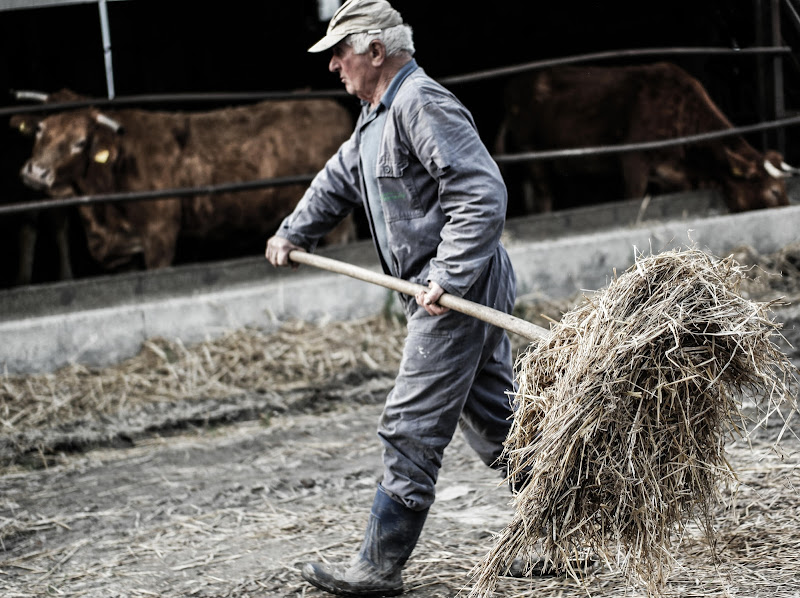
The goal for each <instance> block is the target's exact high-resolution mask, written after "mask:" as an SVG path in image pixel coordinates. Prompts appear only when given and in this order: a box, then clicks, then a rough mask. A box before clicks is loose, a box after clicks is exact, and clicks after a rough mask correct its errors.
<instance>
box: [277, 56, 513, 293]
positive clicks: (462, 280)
mask: <svg viewBox="0 0 800 598" xmlns="http://www.w3.org/2000/svg"><path fill="white" fill-rule="evenodd" d="M412 62H413V61H412ZM409 70H410V74H407V75H406V76H405V79H404V80H403V81H402V83H401V84H400V85H399V87H397V89H396V94H395V95H394V97H390V98H387V100H388V101H387V102H386V104H388V105H387V109H388V115H387V118H386V124H385V126H384V130H383V137H382V140H381V143H380V148H379V151H378V160H377V164H376V165H375V168H376V175H377V177H378V188H379V190H380V197H381V205H382V207H383V213H384V219H385V221H386V227H387V233H388V242H389V250H390V253H391V263H389V264H387V263H385V261H384V260H383V259H382V260H381V262H382V265H383V268H384V271H386V272H387V273H388V274H391V275H392V276H396V277H398V278H402V279H405V280H411V281H413V282H417V283H420V284H423V285H425V286H427V283H428V281H429V280H431V281H435V282H437V283H438V284H439V285H440V286H441V287H442V288H443V289H444V290H445V291H447V292H448V293H451V294H453V295H456V296H459V297H461V296H463V295H464V294H466V292H467V291H468V290H469V288H470V287H471V286H472V284H473V283H474V282H475V281H476V280H477V279H478V277H479V276H480V275H481V273H482V272H483V270H484V268H485V267H486V265H487V264H488V263H489V261H490V259H491V258H492V256H494V255H495V253H496V252H502V251H504V250H503V248H502V247H501V245H500V234H501V233H502V232H503V225H504V223H505V214H506V202H507V194H506V188H505V184H504V182H503V179H502V177H501V175H500V172H499V169H498V168H497V165H496V164H495V162H494V160H493V159H492V158H491V156H490V155H489V152H488V150H487V149H486V147H485V146H484V144H483V142H482V141H481V139H480V137H479V136H478V131H477V129H476V127H475V123H474V121H473V119H472V115H471V114H470V113H469V111H468V110H467V109H466V108H465V107H464V106H463V105H462V104H461V103H460V102H459V101H458V99H456V97H455V96H454V95H453V94H452V93H450V92H449V91H448V90H446V89H445V88H444V87H442V86H441V85H440V84H438V83H437V82H436V81H434V80H433V79H431V78H430V77H428V76H427V75H426V74H425V72H424V71H423V69H422V68H419V67H417V66H416V63H414V64H413V65H412V66H411V67H410V68H409ZM364 104H365V107H364V109H363V110H362V113H361V115H360V116H359V119H358V122H357V123H356V127H355V131H354V132H353V134H352V136H351V137H350V139H348V140H347V141H345V142H344V143H343V144H342V146H341V147H340V148H339V150H338V152H337V153H336V154H335V155H334V156H333V157H332V158H331V159H330V160H329V161H328V163H327V164H326V165H325V168H324V169H323V170H322V171H320V172H319V173H318V174H317V176H316V177H315V178H314V180H313V181H312V183H311V185H310V186H309V188H308V190H307V191H306V193H305V194H304V195H303V198H302V199H301V200H300V203H299V204H298V205H297V207H296V208H295V210H294V212H293V213H292V214H291V215H289V216H288V217H287V218H286V219H285V220H284V221H283V223H282V224H281V226H280V228H279V230H278V232H277V234H278V235H279V236H281V237H284V238H286V239H288V240H289V241H291V242H292V243H295V244H296V245H299V246H301V247H305V248H306V249H309V250H312V249H313V248H314V247H315V246H316V243H317V241H318V240H319V239H320V238H321V237H322V236H324V235H325V234H326V233H327V232H329V231H330V230H331V229H333V227H334V226H335V225H336V224H337V223H338V222H339V221H340V220H341V219H342V218H344V217H345V216H346V215H347V214H348V213H349V212H350V211H351V210H352V209H353V208H354V207H355V206H356V205H359V204H363V205H364V206H365V208H366V210H367V214H369V206H368V205H367V201H366V192H365V188H364V177H363V176H362V173H361V171H360V169H361V164H360V160H359V142H360V130H361V124H362V122H363V120H364V118H365V117H366V115H367V114H368V113H369V105H367V104H366V103H364ZM370 224H371V226H372V223H371V219H370ZM372 236H373V239H374V238H375V233H374V230H373V234H372ZM379 254H380V252H379Z"/></svg>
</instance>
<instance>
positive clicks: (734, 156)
mask: <svg viewBox="0 0 800 598" xmlns="http://www.w3.org/2000/svg"><path fill="white" fill-rule="evenodd" d="M725 157H726V158H727V160H728V167H729V168H730V171H731V174H732V175H733V176H735V177H736V178H739V179H749V178H752V177H753V176H754V175H755V174H756V167H755V165H754V164H753V161H752V160H748V159H747V158H745V157H744V156H742V155H741V154H739V153H736V152H735V151H733V150H732V149H730V148H729V147H726V148H725Z"/></svg>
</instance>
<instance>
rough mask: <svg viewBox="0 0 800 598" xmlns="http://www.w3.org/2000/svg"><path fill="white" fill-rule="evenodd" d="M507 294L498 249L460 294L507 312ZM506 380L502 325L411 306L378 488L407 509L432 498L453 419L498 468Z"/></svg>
mask: <svg viewBox="0 0 800 598" xmlns="http://www.w3.org/2000/svg"><path fill="white" fill-rule="evenodd" d="M515 295H516V279H515V277H514V272H513V269H512V267H511V263H510V261H509V259H508V256H507V254H506V252H505V250H504V249H502V248H499V249H498V252H497V253H496V254H495V256H494V257H493V258H492V260H491V262H490V264H489V266H488V267H487V268H486V270H485V271H484V272H483V274H482V275H481V277H479V279H478V281H477V282H476V283H475V285H473V287H472V288H471V289H470V291H469V293H467V295H466V296H465V298H466V299H469V300H471V301H475V302H477V303H482V304H483V305H489V306H491V307H494V308H495V309H499V310H502V311H506V312H509V313H510V311H511V309H512V308H513V306H514V300H515ZM513 384H514V379H513V365H512V362H511V343H510V342H509V340H508V337H507V336H506V334H505V332H504V331H503V330H501V329H499V328H496V327H494V326H491V325H489V324H486V323H484V322H481V321H480V320H477V319H475V318H473V317H470V316H466V315H463V314H461V313H458V312H455V311H453V310H450V311H448V312H447V313H445V314H443V315H441V316H430V315H428V313H427V312H426V311H425V310H424V309H422V308H421V307H420V308H418V309H416V310H415V311H413V313H412V315H411V316H410V317H409V318H408V336H407V337H406V341H405V347H404V351H403V359H402V361H401V364H400V370H399V374H398V377H397V380H396V382H395V386H394V388H393V389H392V391H391V392H390V393H389V396H388V398H387V399H386V405H385V407H384V410H383V415H382V416H381V420H380V424H379V427H378V436H379V437H380V438H381V441H382V442H383V448H384V450H383V463H384V474H383V481H382V486H383V487H384V489H385V490H386V491H387V492H388V493H389V494H390V495H391V496H393V497H394V498H395V499H396V500H399V501H400V502H402V503H403V504H405V505H406V506H407V507H409V508H411V509H414V510H422V509H426V508H428V507H429V506H430V505H431V504H433V501H434V497H435V485H436V480H437V478H438V474H439V469H440V467H441V465H442V457H443V454H444V449H445V448H446V447H447V445H448V444H449V443H450V441H451V440H452V438H453V434H454V433H455V430H456V426H460V427H461V430H462V433H463V434H464V437H465V439H466V441H467V443H468V444H469V445H470V446H471V447H472V448H473V449H474V450H475V451H476V452H477V453H478V455H479V456H480V458H481V459H482V460H483V462H484V463H486V464H487V465H489V466H491V467H494V468H497V469H502V464H501V463H499V462H498V458H499V457H500V455H501V453H502V450H503V442H504V441H505V439H506V436H507V435H508V430H509V428H510V426H511V415H512V412H511V397H510V396H509V395H508V393H509V392H513Z"/></svg>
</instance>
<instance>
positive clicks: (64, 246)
mask: <svg viewBox="0 0 800 598" xmlns="http://www.w3.org/2000/svg"><path fill="white" fill-rule="evenodd" d="M49 220H50V221H51V223H52V228H53V233H54V235H55V239H56V248H57V251H58V278H59V280H72V278H73V275H72V263H71V261H70V250H69V215H68V214H67V212H66V211H65V210H59V209H56V210H53V211H52V213H51V214H50V215H49Z"/></svg>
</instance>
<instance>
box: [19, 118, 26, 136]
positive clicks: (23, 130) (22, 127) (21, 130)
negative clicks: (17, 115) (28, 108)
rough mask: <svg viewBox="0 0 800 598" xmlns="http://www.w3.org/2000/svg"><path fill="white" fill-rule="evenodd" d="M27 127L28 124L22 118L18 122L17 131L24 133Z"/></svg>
mask: <svg viewBox="0 0 800 598" xmlns="http://www.w3.org/2000/svg"><path fill="white" fill-rule="evenodd" d="M27 128H28V125H27V124H26V123H25V121H24V120H23V121H22V122H21V123H19V132H20V133H24V132H25V129H27Z"/></svg>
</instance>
